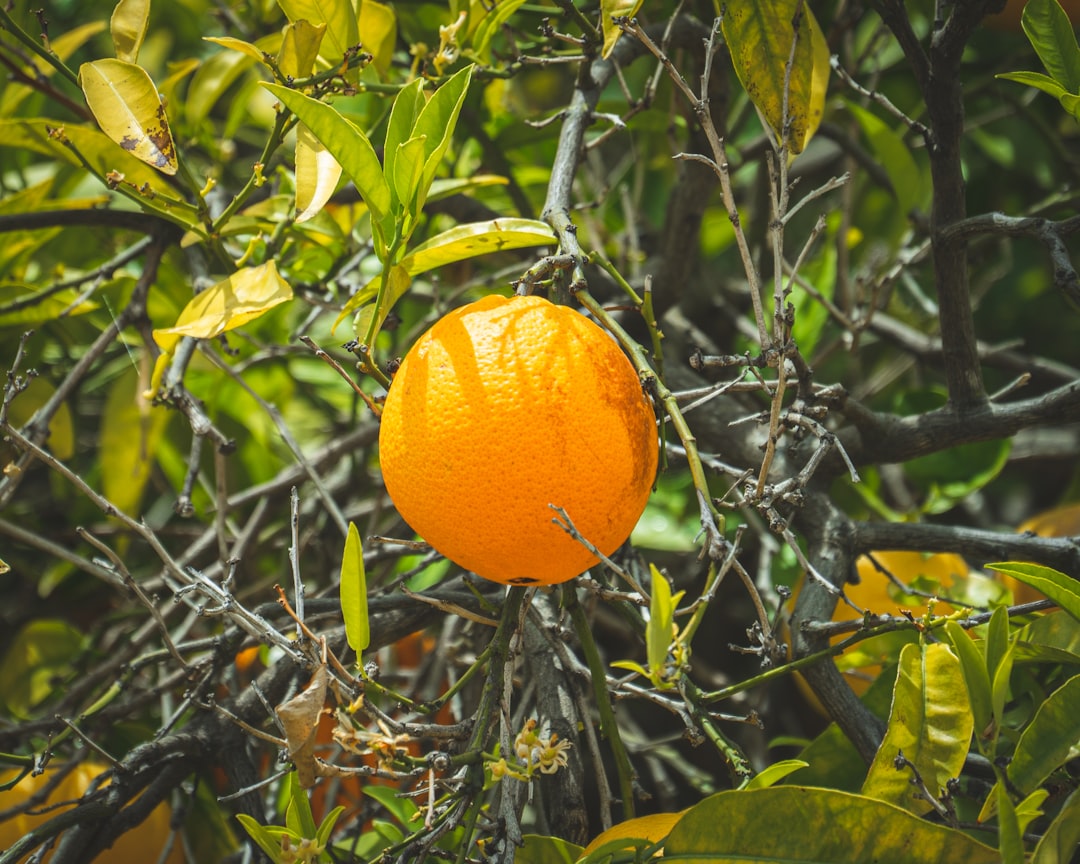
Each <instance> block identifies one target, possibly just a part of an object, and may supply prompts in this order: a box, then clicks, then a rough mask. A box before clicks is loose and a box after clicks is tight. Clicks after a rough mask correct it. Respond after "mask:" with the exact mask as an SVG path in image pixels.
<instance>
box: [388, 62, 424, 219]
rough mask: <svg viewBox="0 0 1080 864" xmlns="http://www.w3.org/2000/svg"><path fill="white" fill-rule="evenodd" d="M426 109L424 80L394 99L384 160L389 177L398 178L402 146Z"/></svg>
mask: <svg viewBox="0 0 1080 864" xmlns="http://www.w3.org/2000/svg"><path fill="white" fill-rule="evenodd" d="M423 107H424V79H423V78H417V79H415V80H414V81H412V82H410V83H409V84H407V85H406V86H405V87H404V88H402V90H401V91H400V92H399V93H398V94H397V96H396V97H395V98H394V104H393V105H392V106H391V107H390V119H389V120H388V121H387V124H386V140H385V146H384V147H383V159H384V160H385V162H386V167H385V169H384V170H385V173H386V176H387V177H396V176H397V157H398V152H399V151H400V149H401V147H402V145H403V144H404V143H405V142H406V141H408V140H409V139H410V138H413V137H415V136H414V135H413V134H412V131H413V126H415V125H416V118H417V117H418V116H420V109H421V108H423ZM396 186H397V184H396V183H393V184H391V187H390V194H391V197H392V199H393V201H394V204H395V207H396V205H397V204H398V202H399V201H400V200H401V199H400V198H399V197H398V192H397V188H396Z"/></svg>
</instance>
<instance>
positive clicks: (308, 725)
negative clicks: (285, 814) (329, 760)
mask: <svg viewBox="0 0 1080 864" xmlns="http://www.w3.org/2000/svg"><path fill="white" fill-rule="evenodd" d="M328 679H329V673H328V672H327V671H326V667H325V666H320V667H319V668H318V669H316V670H315V674H314V675H312V676H311V681H310V682H308V686H307V687H305V688H304V689H303V690H301V691H300V692H299V693H297V694H296V695H295V696H293V698H292V699H290V700H289V701H288V702H283V703H282V704H281V705H278V707H277V708H275V709H274V710H275V712H276V713H277V715H278V717H280V718H281V725H282V726H283V727H284V729H285V740H286V742H287V743H288V747H289V758H290V759H291V760H292V762H293V764H294V765H295V766H296V779H297V781H298V782H299V783H300V786H301V787H303V788H304V789H309V788H311V787H312V786H314V785H315V781H316V779H317V778H318V776H319V772H318V769H317V767H316V763H317V760H316V758H315V731H316V730H317V729H318V728H319V718H320V717H321V716H322V712H323V706H324V705H325V704H326V685H327V681H328Z"/></svg>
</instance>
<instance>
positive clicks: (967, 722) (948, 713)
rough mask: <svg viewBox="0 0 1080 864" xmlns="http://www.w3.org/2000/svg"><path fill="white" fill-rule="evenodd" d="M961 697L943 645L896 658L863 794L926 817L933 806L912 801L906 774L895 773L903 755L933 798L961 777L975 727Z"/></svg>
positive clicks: (910, 647) (952, 658)
mask: <svg viewBox="0 0 1080 864" xmlns="http://www.w3.org/2000/svg"><path fill="white" fill-rule="evenodd" d="M963 692H964V676H963V673H962V671H961V667H960V661H959V660H958V659H957V657H956V655H955V654H953V652H952V650H951V649H950V648H949V647H948V646H947V645H945V644H943V643H940V642H938V643H934V644H931V645H926V644H921V645H920V644H913V643H909V644H907V645H905V646H904V648H903V650H902V651H901V652H900V667H899V670H898V672H897V677H896V684H895V686H894V688H893V703H892V709H891V711H890V713H889V725H888V728H887V729H886V731H885V738H884V739H883V740H882V742H881V746H880V747H879V748H878V751H877V754H876V755H875V756H874V762H873V764H872V765H871V766H870V772H869V774H868V775H867V777H866V782H865V783H864V784H863V788H862V794H863V795H867V796H870V797H872V798H878V799H880V800H882V801H888V802H889V803H891V804H895V805H897V806H899V807H903V808H905V809H907V810H910V811H911V812H912V813H916V814H919V815H921V814H924V813H926V812H927V811H928V810H930V809H931V806H932V805H931V804H930V803H929V802H927V801H925V800H924V799H922V798H918V797H915V795H914V794H913V788H912V786H911V783H910V782H909V781H910V779H911V773H910V770H909V769H907V768H904V769H897V767H896V765H895V763H894V760H895V759H896V757H897V755H898V754H899V753H901V752H902V753H903V754H904V756H905V757H906V758H907V760H908V761H909V762H911V763H912V764H913V765H914V766H915V768H916V769H917V770H918V772H919V774H920V775H921V776H922V779H923V781H924V782H925V783H926V785H927V787H929V789H930V792H931V793H933V794H936V793H937V792H938V790H939V789H943V788H944V787H945V784H946V782H947V781H949V780H950V779H952V778H953V777H956V776H958V775H959V774H960V770H961V769H962V768H963V766H964V760H965V759H966V758H967V753H968V747H969V745H970V743H971V733H972V728H973V725H974V721H973V718H972V714H971V711H969V710H968V706H967V704H966V700H964V699H958V698H957V694H958V693H963Z"/></svg>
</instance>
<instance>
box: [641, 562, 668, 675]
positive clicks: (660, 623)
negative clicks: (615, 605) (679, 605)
mask: <svg viewBox="0 0 1080 864" xmlns="http://www.w3.org/2000/svg"><path fill="white" fill-rule="evenodd" d="M649 571H650V572H651V573H652V592H651V594H650V597H649V624H648V626H647V627H646V629H645V656H646V658H647V660H648V664H649V672H650V673H652V674H654V675H656V676H657V679H658V680H659V678H661V677H662V676H663V671H664V666H665V664H666V663H667V656H668V648H670V647H671V641H672V638H673V633H672V629H673V627H674V625H675V604H674V602H672V597H671V586H670V585H669V584H668V581H667V579H666V578H665V577H664V574H663V573H661V572H660V571H659V570H657V569H656V565H655V564H650V565H649ZM654 683H656V682H655V681H654Z"/></svg>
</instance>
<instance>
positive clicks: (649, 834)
mask: <svg viewBox="0 0 1080 864" xmlns="http://www.w3.org/2000/svg"><path fill="white" fill-rule="evenodd" d="M685 813H686V811H685V810H680V811H679V812H678V813H653V814H651V815H649V816H638V817H636V818H634V819H627V820H626V821H625V822H620V823H619V824H618V825H612V826H611V827H610V828H608V830H607V831H604V832H602V833H601V834H598V835H597V836H596V837H595V838H594V839H593V841H592V842H591V843H589V845H588V846H586V847H585V849H584V851H583V852H582V853H581V854H582V857H585V858H587V857H588V856H589V855H592V854H593V853H595V852H598V851H600V849H601V848H603V851H604V854H606V855H610V854H611V853H612V852H618V851H620V850H622V849H633V848H635V847H639V846H641V845H643V844H642V843H641V842H638V843H634V842H633V841H635V840H637V841H645V843H644V845H650V844H652V843H658V842H659V841H661V840H663V839H664V838H665V837H667V835H668V833H669V832H670V831H671V829H672V828H674V827H675V823H677V822H678V821H679V820H680V819H682V817H683V815H684V814H685Z"/></svg>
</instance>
